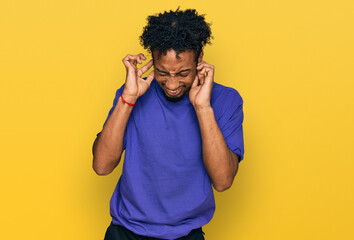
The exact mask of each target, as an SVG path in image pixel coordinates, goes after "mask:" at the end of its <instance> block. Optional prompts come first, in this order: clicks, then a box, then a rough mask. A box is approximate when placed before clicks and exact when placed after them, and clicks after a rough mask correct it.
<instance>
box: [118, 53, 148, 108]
mask: <svg viewBox="0 0 354 240" xmlns="http://www.w3.org/2000/svg"><path fill="white" fill-rule="evenodd" d="M141 60H146V57H145V56H144V54H142V53H139V54H138V55H129V54H128V55H127V56H126V57H125V58H123V63H124V65H125V68H126V80H125V85H124V90H123V93H122V95H123V97H124V99H125V100H127V101H128V102H130V103H135V102H136V100H137V99H138V98H139V97H140V96H142V95H143V94H144V93H145V92H146V91H147V90H148V88H149V87H150V84H151V82H152V80H153V79H154V71H152V72H151V73H150V74H149V75H148V77H147V78H146V80H144V79H142V78H141V76H142V75H143V74H144V73H145V72H146V71H147V70H149V69H150V68H151V66H152V60H150V61H149V62H148V63H146V64H145V65H144V66H143V67H141V68H140V69H138V67H137V66H136V65H137V63H139V64H141V63H142V61H141Z"/></svg>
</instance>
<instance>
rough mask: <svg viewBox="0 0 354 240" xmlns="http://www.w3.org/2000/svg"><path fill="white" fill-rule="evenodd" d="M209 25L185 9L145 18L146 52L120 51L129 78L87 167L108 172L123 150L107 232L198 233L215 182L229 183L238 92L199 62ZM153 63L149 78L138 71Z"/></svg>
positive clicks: (238, 142) (234, 161) (208, 214)
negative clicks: (142, 64) (125, 54)
mask: <svg viewBox="0 0 354 240" xmlns="http://www.w3.org/2000/svg"><path fill="white" fill-rule="evenodd" d="M210 39H211V31H210V24H208V23H206V22H205V19H204V16H203V15H198V14H197V12H196V11H195V10H192V9H188V10H185V11H181V10H179V9H177V10H176V11H170V12H164V13H160V14H158V15H156V16H149V17H148V24H147V26H146V27H145V28H144V31H143V34H142V35H141V36H140V41H141V44H142V45H143V46H144V48H145V49H148V51H149V52H150V53H151V54H152V60H151V61H149V62H148V63H146V64H145V65H144V66H143V67H141V68H140V69H139V68H138V67H137V64H141V63H142V62H143V61H144V60H146V57H145V56H144V55H143V54H141V53H140V54H138V55H127V56H126V57H125V58H124V59H123V63H124V65H125V67H126V81H125V83H124V84H123V85H122V86H121V88H120V89H118V90H117V92H116V96H115V99H114V101H113V107H112V108H111V110H110V111H109V114H108V117H107V119H106V122H105V123H104V125H103V129H102V131H101V132H100V133H98V134H97V138H96V140H95V142H94V145H93V155H94V157H93V168H94V170H95V172H96V173H97V174H99V175H107V174H109V173H111V172H112V171H113V170H114V168H115V167H116V166H117V165H118V164H119V162H120V159H121V155H122V153H123V151H124V150H125V160H124V165H123V172H122V175H121V177H120V178H119V181H118V183H117V186H116V188H115V190H114V193H113V195H112V198H111V201H110V213H111V216H112V222H111V225H110V226H109V227H108V229H107V232H106V235H105V239H106V240H113V239H189V240H192V239H195V240H199V239H204V236H203V234H204V232H203V231H202V226H203V225H205V224H207V223H208V222H210V220H211V219H212V217H213V214H214V211H215V200H214V195H213V189H212V186H213V187H214V188H215V190H217V191H219V192H222V191H225V190H226V189H228V188H230V187H231V185H232V183H233V180H234V178H235V176H236V173H237V171H238V163H239V161H241V160H242V159H243V155H244V146H243V129H242V122H243V110H242V107H243V100H242V98H241V96H240V94H239V93H238V92H237V91H236V90H235V89H233V88H230V87H225V86H223V85H221V84H218V83H216V82H214V66H212V65H210V64H208V63H206V62H205V61H203V47H204V46H205V45H206V44H208V43H210ZM152 66H154V70H153V71H151V72H150V74H149V75H148V77H147V78H142V75H143V74H144V73H145V72H147V71H148V70H149V69H150V68H151V67H152Z"/></svg>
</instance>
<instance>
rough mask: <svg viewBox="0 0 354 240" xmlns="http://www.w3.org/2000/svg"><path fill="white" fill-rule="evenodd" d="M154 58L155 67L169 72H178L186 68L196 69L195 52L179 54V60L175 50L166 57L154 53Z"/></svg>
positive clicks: (167, 53)
mask: <svg viewBox="0 0 354 240" xmlns="http://www.w3.org/2000/svg"><path fill="white" fill-rule="evenodd" d="M152 54H153V57H154V66H155V67H157V68H159V69H163V70H167V71H178V70H182V69H184V68H191V67H195V59H194V58H195V57H194V52H193V51H188V50H187V51H184V52H181V53H179V54H178V58H177V57H176V52H175V51H174V50H168V51H167V52H166V55H164V54H163V52H162V53H161V55H160V56H159V55H158V51H157V50H154V51H153V53H152Z"/></svg>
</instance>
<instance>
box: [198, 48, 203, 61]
mask: <svg viewBox="0 0 354 240" xmlns="http://www.w3.org/2000/svg"><path fill="white" fill-rule="evenodd" d="M203 56H204V51H203V50H202V51H201V52H200V55H199V57H198V63H200V62H202V61H203Z"/></svg>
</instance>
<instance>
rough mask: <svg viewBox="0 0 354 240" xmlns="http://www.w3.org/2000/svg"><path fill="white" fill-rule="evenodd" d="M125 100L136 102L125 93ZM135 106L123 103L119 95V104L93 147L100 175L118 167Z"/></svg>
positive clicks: (96, 168)
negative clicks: (125, 134) (125, 133)
mask: <svg viewBox="0 0 354 240" xmlns="http://www.w3.org/2000/svg"><path fill="white" fill-rule="evenodd" d="M123 98H124V100H126V101H127V102H130V103H135V102H136V99H135V100H134V99H129V97H126V96H125V95H124V94H123ZM132 109H133V106H130V105H128V104H125V103H123V101H122V99H121V98H120V97H119V99H118V102H117V105H116V106H115V108H114V110H113V112H112V114H111V115H110V116H109V118H108V119H107V122H106V124H105V125H104V127H103V129H102V131H101V134H100V135H99V136H98V137H97V138H96V140H95V142H94V144H93V147H92V153H93V166H92V167H93V169H94V170H95V172H96V173H97V174H98V175H107V174H109V173H111V172H112V171H113V170H114V168H116V167H117V166H118V164H119V162H120V159H121V156H122V153H123V150H124V149H123V138H124V132H125V129H126V127H127V123H128V119H129V116H130V114H131V111H132Z"/></svg>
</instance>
